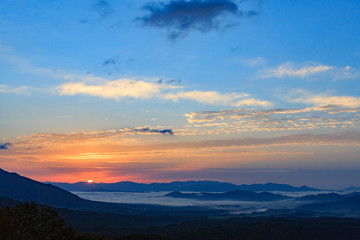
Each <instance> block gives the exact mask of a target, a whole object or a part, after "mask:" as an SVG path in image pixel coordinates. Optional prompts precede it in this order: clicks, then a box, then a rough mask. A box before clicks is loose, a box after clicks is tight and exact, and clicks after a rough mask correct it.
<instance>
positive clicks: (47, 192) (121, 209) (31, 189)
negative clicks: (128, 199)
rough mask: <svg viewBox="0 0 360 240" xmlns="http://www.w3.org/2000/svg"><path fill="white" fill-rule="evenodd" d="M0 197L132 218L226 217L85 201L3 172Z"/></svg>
mask: <svg viewBox="0 0 360 240" xmlns="http://www.w3.org/2000/svg"><path fill="white" fill-rule="evenodd" d="M0 197H7V198H11V199H13V200H16V201H34V202H36V203H40V204H46V205H49V206H52V207H59V208H69V209H74V210H82V211H93V212H101V213H116V214H133V215H169V214H171V215H179V216H185V215H190V216H191V215H208V214H224V213H226V211H224V210H215V209H210V208H207V207H197V206H189V207H167V206H160V205H150V204H122V203H105V202H96V201H90V200H85V199H82V198H80V197H78V196H76V195H74V194H72V193H70V192H68V191H66V190H63V189H61V188H59V187H56V186H53V185H51V184H44V183H40V182H37V181H34V180H32V179H30V178H26V177H23V176H20V175H18V174H16V173H9V172H6V171H4V170H2V169H0Z"/></svg>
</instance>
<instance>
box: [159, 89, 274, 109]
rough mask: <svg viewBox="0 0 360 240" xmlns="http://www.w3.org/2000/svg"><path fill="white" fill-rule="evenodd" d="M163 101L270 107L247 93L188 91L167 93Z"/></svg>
mask: <svg viewBox="0 0 360 240" xmlns="http://www.w3.org/2000/svg"><path fill="white" fill-rule="evenodd" d="M164 98H165V99H170V100H173V101H178V100H179V99H187V100H193V101H197V102H199V103H206V104H211V105H228V106H235V107H239V106H261V107H269V106H272V103H271V102H268V101H261V100H257V99H255V98H249V94H247V93H224V94H223V93H219V92H217V91H188V92H178V93H168V94H165V95H164Z"/></svg>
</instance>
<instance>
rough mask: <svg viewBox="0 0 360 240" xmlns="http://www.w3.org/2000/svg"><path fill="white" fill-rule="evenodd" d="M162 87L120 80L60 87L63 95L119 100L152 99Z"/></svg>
mask: <svg viewBox="0 0 360 240" xmlns="http://www.w3.org/2000/svg"><path fill="white" fill-rule="evenodd" d="M160 89H161V86H160V85H159V84H155V83H149V82H144V81H135V80H131V79H119V80H114V81H103V82H102V83H101V84H87V83H84V82H70V83H65V84H62V85H60V87H59V92H60V94H61V95H76V94H83V95H90V96H97V97H103V98H113V99H116V100H119V99H120V98H124V97H133V98H151V97H153V96H154V95H156V94H158V93H159V92H160Z"/></svg>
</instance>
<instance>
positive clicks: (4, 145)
mask: <svg viewBox="0 0 360 240" xmlns="http://www.w3.org/2000/svg"><path fill="white" fill-rule="evenodd" d="M9 146H11V143H3V144H0V149H9Z"/></svg>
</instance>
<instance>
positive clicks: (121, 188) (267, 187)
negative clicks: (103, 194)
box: [51, 181, 319, 192]
mask: <svg viewBox="0 0 360 240" xmlns="http://www.w3.org/2000/svg"><path fill="white" fill-rule="evenodd" d="M51 184H53V185H56V186H58V187H61V188H63V189H65V190H68V191H116V192H158V191H183V192H184V191H190V192H227V191H233V190H246V191H256V192H264V191H284V192H303V191H319V189H315V188H309V187H307V186H302V187H293V186H291V185H287V184H278V183H266V184H251V185H246V184H242V185H235V184H232V183H226V182H217V181H186V182H181V181H175V182H171V183H150V184H145V183H134V182H128V181H126V182H117V183H91V184H89V183H87V182H78V183H51Z"/></svg>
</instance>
